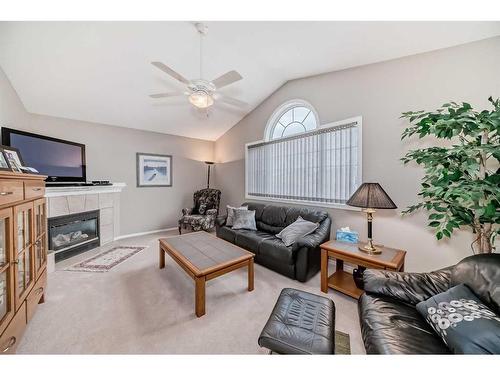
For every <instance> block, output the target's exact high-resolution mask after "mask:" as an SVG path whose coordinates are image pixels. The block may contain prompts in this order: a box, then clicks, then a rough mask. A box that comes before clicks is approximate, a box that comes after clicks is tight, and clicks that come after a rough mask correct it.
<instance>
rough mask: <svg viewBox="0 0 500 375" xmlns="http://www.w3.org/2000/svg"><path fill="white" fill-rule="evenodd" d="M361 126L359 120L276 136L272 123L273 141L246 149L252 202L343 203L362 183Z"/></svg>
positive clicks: (247, 182)
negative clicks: (256, 200)
mask: <svg viewBox="0 0 500 375" xmlns="http://www.w3.org/2000/svg"><path fill="white" fill-rule="evenodd" d="M302 112H303V111H302ZM361 125H362V119H361V117H356V118H351V119H347V120H344V121H339V122H335V123H331V124H326V125H323V126H321V127H318V128H316V129H313V130H307V129H304V130H303V131H302V132H301V133H298V132H296V133H298V134H293V135H289V136H282V137H275V136H273V134H275V133H276V132H274V131H272V130H273V124H271V127H270V128H269V129H268V130H266V132H267V133H268V134H270V135H271V137H269V139H268V140H266V141H260V142H254V143H249V144H247V145H246V162H245V165H246V171H245V172H246V197H247V199H262V200H280V201H289V202H293V203H304V204H316V205H344V204H345V203H346V202H347V200H348V199H349V197H350V196H351V195H352V194H353V193H354V191H355V190H356V189H357V187H358V186H359V185H360V183H361V139H362V138H361ZM282 126H283V125H282ZM283 127H284V128H285V129H286V126H283Z"/></svg>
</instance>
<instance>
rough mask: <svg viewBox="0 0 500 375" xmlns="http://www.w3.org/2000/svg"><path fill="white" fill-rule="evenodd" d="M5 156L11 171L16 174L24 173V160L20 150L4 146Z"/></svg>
mask: <svg viewBox="0 0 500 375" xmlns="http://www.w3.org/2000/svg"><path fill="white" fill-rule="evenodd" d="M2 149H3V154H4V156H5V158H6V160H7V162H8V163H9V166H10V169H11V170H13V171H14V172H19V173H22V172H23V171H22V167H23V165H24V163H23V159H22V157H21V154H20V153H19V150H18V149H17V148H14V147H7V146H2Z"/></svg>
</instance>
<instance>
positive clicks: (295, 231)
mask: <svg viewBox="0 0 500 375" xmlns="http://www.w3.org/2000/svg"><path fill="white" fill-rule="evenodd" d="M318 226H319V224H318V223H312V222H310V221H307V220H304V219H302V217H300V216H299V217H298V218H297V220H296V221H295V222H293V223H292V224H290V225H289V226H287V227H286V228H285V229H283V230H282V231H281V232H279V233H278V234H277V235H276V237H278V238H279V239H281V240H282V241H283V243H284V244H285V246H291V245H293V244H294V243H295V242H297V240H298V239H299V238H302V237H304V236H306V235H308V234H310V233H312V232H314V231H315V230H316V229H318Z"/></svg>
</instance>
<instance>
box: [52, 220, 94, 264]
mask: <svg viewBox="0 0 500 375" xmlns="http://www.w3.org/2000/svg"><path fill="white" fill-rule="evenodd" d="M96 246H99V211H98V210H96V211H90V212H83V213H78V214H72V215H66V216H60V217H55V218H50V219H49V248H50V250H53V251H55V253H56V261H57V260H62V259H63V258H64V257H61V256H62V253H65V254H66V255H68V254H69V253H70V252H71V254H76V253H78V252H81V250H86V249H89V248H91V247H96Z"/></svg>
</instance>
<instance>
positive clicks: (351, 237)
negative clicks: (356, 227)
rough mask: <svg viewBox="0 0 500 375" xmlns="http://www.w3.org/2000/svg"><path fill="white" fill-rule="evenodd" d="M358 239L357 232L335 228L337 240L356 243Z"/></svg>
mask: <svg viewBox="0 0 500 375" xmlns="http://www.w3.org/2000/svg"><path fill="white" fill-rule="evenodd" d="M358 240H359V235H358V232H353V231H352V230H349V231H346V230H337V241H342V242H349V243H358Z"/></svg>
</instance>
